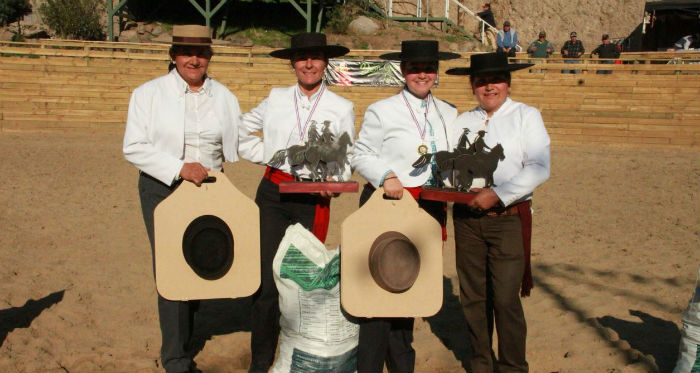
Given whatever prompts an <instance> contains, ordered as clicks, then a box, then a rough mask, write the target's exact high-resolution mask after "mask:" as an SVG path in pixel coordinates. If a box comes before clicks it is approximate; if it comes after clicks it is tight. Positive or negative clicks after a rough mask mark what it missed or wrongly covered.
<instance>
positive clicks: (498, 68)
mask: <svg viewBox="0 0 700 373" xmlns="http://www.w3.org/2000/svg"><path fill="white" fill-rule="evenodd" d="M469 60H470V64H469V67H454V68H452V69H449V70H447V71H446V73H447V74H449V75H476V74H490V73H502V72H509V71H515V70H520V69H524V68H527V67H530V66H532V65H534V64H532V63H508V55H507V54H505V53H480V54H472V55H471V57H470V59H469Z"/></svg>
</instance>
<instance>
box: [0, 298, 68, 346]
mask: <svg viewBox="0 0 700 373" xmlns="http://www.w3.org/2000/svg"><path fill="white" fill-rule="evenodd" d="M63 293H65V290H61V291H57V292H55V293H51V294H49V295H47V296H45V297H43V298H41V299H38V300H34V299H30V300H28V301H27V303H25V304H24V305H23V306H21V307H12V308H8V309H5V310H0V346H2V344H3V343H4V342H5V338H7V335H8V334H9V333H10V332H12V331H13V330H15V329H17V328H28V327H29V325H31V324H32V321H34V319H35V318H37V317H38V316H39V315H40V314H41V313H42V312H44V310H45V309H47V308H50V307H51V306H53V305H54V304H56V303H58V302H60V301H62V300H63Z"/></svg>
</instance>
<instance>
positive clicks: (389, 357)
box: [357, 184, 447, 373]
mask: <svg viewBox="0 0 700 373" xmlns="http://www.w3.org/2000/svg"><path fill="white" fill-rule="evenodd" d="M374 191H375V189H374V187H373V186H372V185H370V184H366V185H365V187H364V189H363V190H362V194H361V195H360V207H362V205H364V204H365V202H367V200H368V199H369V198H370V197H371V196H372V194H373V193H374ZM404 193H408V191H405V190H404ZM406 197H408V196H406ZM406 197H404V198H406ZM408 198H411V197H408ZM418 205H419V206H420V207H421V208H422V209H423V210H425V211H426V212H428V213H429V214H430V215H431V216H432V217H433V218H435V219H436V220H437V221H438V222H439V223H440V224H443V225H444V222H445V219H446V218H447V216H446V213H445V204H444V203H442V202H438V201H427V200H419V201H418ZM358 321H359V323H360V336H359V343H358V348H357V373H381V372H382V371H383V368H384V363H385V362H386V367H387V370H388V371H389V372H391V373H412V372H413V369H414V366H415V362H416V350H414V349H413V346H412V343H413V323H414V319H413V318H412V317H379V318H359V319H358Z"/></svg>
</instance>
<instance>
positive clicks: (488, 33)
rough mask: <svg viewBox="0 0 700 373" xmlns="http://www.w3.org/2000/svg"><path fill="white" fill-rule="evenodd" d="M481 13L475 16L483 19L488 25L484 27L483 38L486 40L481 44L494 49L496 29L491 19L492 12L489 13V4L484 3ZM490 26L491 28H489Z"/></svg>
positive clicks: (493, 20) (494, 22) (494, 21)
mask: <svg viewBox="0 0 700 373" xmlns="http://www.w3.org/2000/svg"><path fill="white" fill-rule="evenodd" d="M482 9H483V10H482V11H481V12H479V13H477V14H476V15H477V16H479V18H481V19H483V20H484V22H486V23H488V25H484V37H485V39H487V40H483V42H488V45H489V46H491V47H493V48H495V47H496V31H494V28H496V20H495V19H494V18H493V12H492V11H491V4H489V3H484V5H483V6H482ZM489 26H491V27H489Z"/></svg>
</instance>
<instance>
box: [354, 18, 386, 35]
mask: <svg viewBox="0 0 700 373" xmlns="http://www.w3.org/2000/svg"><path fill="white" fill-rule="evenodd" d="M378 30H379V25H378V24H377V23H376V22H375V21H374V20H373V19H371V18H368V17H365V16H359V17H357V18H355V19H354V20H353V21H352V22H350V24H349V25H348V33H349V34H354V35H374V34H375V33H376V32H377V31H378Z"/></svg>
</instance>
